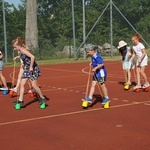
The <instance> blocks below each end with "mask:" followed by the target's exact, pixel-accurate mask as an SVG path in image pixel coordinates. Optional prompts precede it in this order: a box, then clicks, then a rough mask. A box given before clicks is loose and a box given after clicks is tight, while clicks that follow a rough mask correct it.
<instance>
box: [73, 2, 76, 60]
mask: <svg viewBox="0 0 150 150" xmlns="http://www.w3.org/2000/svg"><path fill="white" fill-rule="evenodd" d="M72 26H73V49H74V60H76V36H75V19H74V0H72Z"/></svg>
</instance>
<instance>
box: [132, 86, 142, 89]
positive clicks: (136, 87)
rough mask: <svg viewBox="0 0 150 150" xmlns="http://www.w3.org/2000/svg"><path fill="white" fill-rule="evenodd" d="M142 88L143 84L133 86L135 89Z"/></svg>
mask: <svg viewBox="0 0 150 150" xmlns="http://www.w3.org/2000/svg"><path fill="white" fill-rule="evenodd" d="M140 88H141V85H136V86H134V87H133V90H136V89H140Z"/></svg>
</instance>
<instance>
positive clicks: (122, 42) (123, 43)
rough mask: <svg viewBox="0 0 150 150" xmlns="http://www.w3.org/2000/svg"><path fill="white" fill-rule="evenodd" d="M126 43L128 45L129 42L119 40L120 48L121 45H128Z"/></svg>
mask: <svg viewBox="0 0 150 150" xmlns="http://www.w3.org/2000/svg"><path fill="white" fill-rule="evenodd" d="M126 45H127V43H126V42H125V41H120V42H119V46H118V49H120V48H121V47H124V46H126Z"/></svg>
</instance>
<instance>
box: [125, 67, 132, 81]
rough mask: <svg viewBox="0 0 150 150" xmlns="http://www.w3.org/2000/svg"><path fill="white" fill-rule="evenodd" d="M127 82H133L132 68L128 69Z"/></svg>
mask: <svg viewBox="0 0 150 150" xmlns="http://www.w3.org/2000/svg"><path fill="white" fill-rule="evenodd" d="M126 84H131V72H130V69H127V82H126Z"/></svg>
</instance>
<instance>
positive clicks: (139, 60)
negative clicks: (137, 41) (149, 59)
mask: <svg viewBox="0 0 150 150" xmlns="http://www.w3.org/2000/svg"><path fill="white" fill-rule="evenodd" d="M141 51H142V56H141V57H140V58H139V59H138V62H139V63H140V62H142V60H143V59H144V57H145V56H146V50H145V48H144V49H142V50H141Z"/></svg>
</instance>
